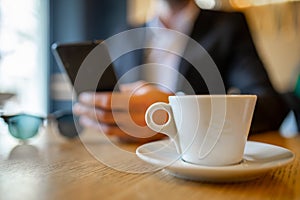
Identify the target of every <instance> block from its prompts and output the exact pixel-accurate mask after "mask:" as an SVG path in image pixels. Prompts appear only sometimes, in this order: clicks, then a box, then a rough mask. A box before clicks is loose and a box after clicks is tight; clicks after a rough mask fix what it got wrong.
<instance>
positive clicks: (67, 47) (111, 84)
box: [51, 41, 117, 94]
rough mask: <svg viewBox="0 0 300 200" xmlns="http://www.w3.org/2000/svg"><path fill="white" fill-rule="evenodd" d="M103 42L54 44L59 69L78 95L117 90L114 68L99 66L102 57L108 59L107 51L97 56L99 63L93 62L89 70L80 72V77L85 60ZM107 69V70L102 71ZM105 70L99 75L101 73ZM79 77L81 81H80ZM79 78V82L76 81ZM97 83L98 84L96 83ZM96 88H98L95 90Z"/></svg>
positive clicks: (53, 48)
mask: <svg viewBox="0 0 300 200" xmlns="http://www.w3.org/2000/svg"><path fill="white" fill-rule="evenodd" d="M101 42H102V41H84V42H76V43H54V44H52V46H51V47H52V53H53V55H54V58H55V60H56V62H57V64H58V66H59V68H60V69H61V70H62V71H64V72H66V73H67V75H68V77H69V79H70V81H71V82H72V85H73V87H74V90H75V91H76V93H77V94H80V93H81V92H84V91H93V90H95V89H96V91H97V92H98V91H113V90H116V89H117V78H116V75H115V72H114V67H113V65H112V64H110V65H109V66H108V67H107V66H101V64H100V65H99V62H101V56H102V57H105V59H107V57H108V55H109V53H108V51H106V50H104V51H103V50H102V51H101V52H100V53H99V54H102V55H99V56H98V55H97V60H98V59H99V61H97V62H91V63H92V64H90V66H88V68H87V69H84V70H81V71H80V73H81V74H80V76H78V72H79V70H80V67H81V66H82V63H83V62H84V60H85V58H86V57H87V56H88V55H89V53H91V51H92V50H93V49H94V48H95V47H96V46H97V45H99V44H100V43H101ZM101 67H102V68H104V67H105V69H101ZM101 70H104V72H103V73H101V75H102V76H101V77H97V76H98V75H99V71H101ZM78 77H79V78H80V80H78ZM76 78H77V80H76ZM95 81H97V82H95ZM95 87H96V88H95Z"/></svg>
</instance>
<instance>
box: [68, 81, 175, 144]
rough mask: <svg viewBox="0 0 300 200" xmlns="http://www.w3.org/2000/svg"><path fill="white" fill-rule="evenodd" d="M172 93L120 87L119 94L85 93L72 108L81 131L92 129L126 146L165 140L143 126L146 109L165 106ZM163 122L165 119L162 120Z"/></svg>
mask: <svg viewBox="0 0 300 200" xmlns="http://www.w3.org/2000/svg"><path fill="white" fill-rule="evenodd" d="M170 95H172V94H171V93H166V92H163V91H162V90H160V89H158V88H157V87H155V86H153V85H149V84H147V83H144V82H136V83H132V84H127V85H121V86H120V92H113V93H111V92H98V93H92V92H86V93H82V94H81V95H80V96H79V102H78V103H76V104H75V105H74V107H73V111H74V113H75V114H76V115H79V117H80V119H79V122H80V124H81V125H82V126H84V127H93V128H96V129H99V130H101V131H102V132H104V133H105V134H107V135H109V136H116V137H118V138H119V139H120V140H121V141H125V142H141V143H144V142H148V141H151V140H157V139H160V138H163V137H164V136H163V135H162V134H159V133H155V132H153V131H152V130H150V129H149V128H148V127H147V125H146V122H145V112H146V110H147V108H148V107H149V106H150V105H151V104H153V103H155V102H168V96H170ZM163 118H164V119H161V120H163V121H164V120H166V116H164V117H163Z"/></svg>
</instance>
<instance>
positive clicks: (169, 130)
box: [145, 102, 182, 154]
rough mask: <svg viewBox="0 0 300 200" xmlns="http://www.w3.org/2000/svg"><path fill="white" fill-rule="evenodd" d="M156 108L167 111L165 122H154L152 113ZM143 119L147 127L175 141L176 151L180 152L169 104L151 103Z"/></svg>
mask: <svg viewBox="0 0 300 200" xmlns="http://www.w3.org/2000/svg"><path fill="white" fill-rule="evenodd" d="M158 110H164V111H166V112H167V113H168V116H169V119H168V121H167V122H166V123H165V124H157V123H155V122H154V120H153V114H154V113H155V112H156V111H158ZM145 120H146V123H147V125H148V127H149V128H151V129H152V130H154V131H156V132H159V133H162V134H165V135H167V136H168V137H169V138H170V139H171V140H172V141H173V142H174V143H175V147H176V151H177V153H179V154H181V153H182V151H181V147H180V143H179V137H178V134H177V128H176V125H175V121H174V118H173V112H172V108H171V106H170V105H169V104H167V103H163V102H158V103H154V104H152V105H151V106H150V107H149V108H148V109H147V111H146V116H145Z"/></svg>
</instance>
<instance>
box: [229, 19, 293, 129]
mask: <svg viewBox="0 0 300 200" xmlns="http://www.w3.org/2000/svg"><path fill="white" fill-rule="evenodd" d="M234 20H235V24H234V25H235V26H234V27H235V29H234V34H233V38H234V39H233V40H232V48H231V50H232V57H231V59H230V63H229V66H230V68H229V70H228V72H227V81H228V85H229V86H230V87H234V88H238V89H239V90H240V91H241V93H244V94H256V95H258V100H257V104H256V108H255V112H254V117H253V121H252V127H251V132H262V131H269V130H276V129H278V128H279V126H280V124H281V123H282V120H283V119H284V117H285V116H286V114H287V112H288V108H287V106H286V105H285V103H284V101H283V100H282V98H281V96H280V95H279V94H278V93H277V92H276V90H275V89H274V88H273V86H272V84H271V81H270V79H269V76H268V74H267V71H266V69H265V68H264V65H263V63H262V61H261V59H260V58H259V55H258V53H257V51H256V48H255V45H254V42H253V40H252V37H251V34H250V31H249V28H248V25H247V22H246V19H245V17H244V15H242V14H240V13H237V14H236V15H235V16H234Z"/></svg>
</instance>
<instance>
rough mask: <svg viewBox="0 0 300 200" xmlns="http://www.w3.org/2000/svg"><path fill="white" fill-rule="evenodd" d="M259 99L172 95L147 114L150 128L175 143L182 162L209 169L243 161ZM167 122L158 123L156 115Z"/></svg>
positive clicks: (149, 109)
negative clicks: (160, 113) (164, 114)
mask: <svg viewBox="0 0 300 200" xmlns="http://www.w3.org/2000/svg"><path fill="white" fill-rule="evenodd" d="M256 99H257V97H256V96H255V95H187V96H170V97H169V104H167V103H162V102H158V103H154V104H152V105H151V106H150V107H149V108H148V110H147V112H146V116H145V119H146V123H147V125H148V126H149V127H150V128H151V129H153V130H154V131H156V132H160V133H163V134H166V135H167V136H169V137H170V138H171V140H173V141H174V143H175V146H176V150H177V152H178V153H179V154H181V158H182V160H184V161H186V162H189V163H193V164H198V165H207V166H224V165H232V164H236V163H239V162H241V161H242V159H243V154H244V149H245V144H246V141H247V138H248V133H249V129H250V125H251V121H252V116H253V112H254V108H255V103H256ZM158 110H164V111H166V112H167V113H168V120H167V122H166V123H164V124H157V123H156V122H155V119H154V113H155V112H156V111H158Z"/></svg>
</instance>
